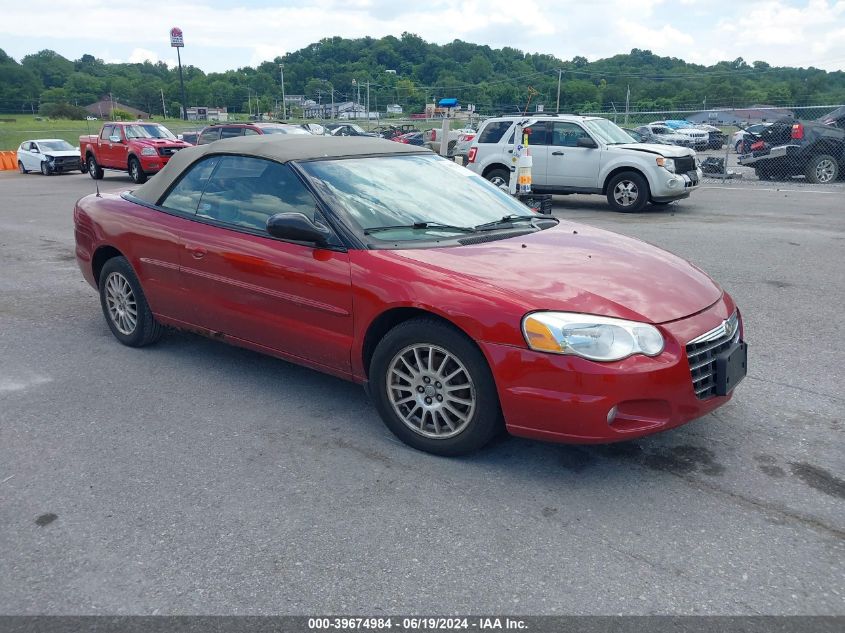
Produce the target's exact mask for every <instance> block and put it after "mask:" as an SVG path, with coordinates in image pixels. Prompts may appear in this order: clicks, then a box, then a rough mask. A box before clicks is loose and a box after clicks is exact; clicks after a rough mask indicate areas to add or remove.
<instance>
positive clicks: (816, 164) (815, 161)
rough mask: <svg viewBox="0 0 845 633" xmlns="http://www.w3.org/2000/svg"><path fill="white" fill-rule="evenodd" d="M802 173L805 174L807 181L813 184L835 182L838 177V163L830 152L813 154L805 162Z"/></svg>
mask: <svg viewBox="0 0 845 633" xmlns="http://www.w3.org/2000/svg"><path fill="white" fill-rule="evenodd" d="M804 175H805V176H807V182H811V183H813V184H814V185H826V184H828V183H831V182H835V181H836V179H837V178H838V177H839V163H838V162H837V160H836V159H835V158H834V157H833V156H831V155H830V154H819V155H818V156H813V157H812V158H811V159H810V162H809V163H807V168H806V171H805V172H804Z"/></svg>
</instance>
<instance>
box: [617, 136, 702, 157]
mask: <svg viewBox="0 0 845 633" xmlns="http://www.w3.org/2000/svg"><path fill="white" fill-rule="evenodd" d="M681 138H683V137H681ZM607 149H608V151H622V152H629V151H635V152H646V153H648V154H657V155H659V156H665V157H666V158H680V157H682V156H694V155H695V153H694V152H693V151H692V150H691V149H689V148H688V147H678V146H677V145H661V144H658V143H626V144H625V145H610V146H608V148H607Z"/></svg>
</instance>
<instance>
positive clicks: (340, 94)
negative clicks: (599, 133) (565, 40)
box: [0, 33, 845, 118]
mask: <svg viewBox="0 0 845 633" xmlns="http://www.w3.org/2000/svg"><path fill="white" fill-rule="evenodd" d="M281 64H284V78H285V92H286V94H287V95H304V96H305V97H306V98H307V99H313V100H314V101H317V102H322V103H328V102H330V101H331V100H332V99H333V100H334V101H336V102H340V101H346V100H349V101H354V100H357V99H358V94H359V92H360V94H361V101H362V102H363V101H364V98H365V97H364V95H365V93H366V87H367V86H369V92H370V106H371V110H376V109H378V110H381V111H384V110H385V106H386V105H387V104H390V103H397V104H399V105H402V106H403V108H404V111H405V112H406V113H410V112H422V111H423V110H424V107H425V104H426V103H430V102H432V101H434V100H437V99H440V98H444V97H457V98H458V99H459V101H460V103H461V104H462V105H468V104H474V105H475V106H476V110H477V111H478V112H480V113H482V114H492V113H496V112H503V111H515V110H517V109H519V110H522V109H525V108H526V107H531V109H533V107H534V106H535V105H537V104H543V105H544V107H545V109H546V111H553V110H554V109H556V108H558V107H559V109H560V111H561V112H595V111H609V110H611V109H615V110H619V111H621V110H623V109H624V107H625V102H626V99H629V101H630V107H631V109H639V110H648V109H655V110H700V109H705V108H707V107H741V106H749V105H752V104H766V105H772V106H811V105H822V104H824V105H827V104H841V103H843V102H845V73H843V72H842V71H836V72H827V71H824V70H820V69H818V68H813V67H810V68H793V67H773V66H770V65H769V64H767V63H766V62H763V61H754V62H752V63H747V62H746V61H745V60H743V59H742V58H738V59H735V60H733V61H722V62H719V63H717V64H714V65H711V66H703V65H699V64H691V63H687V62H685V61H684V60H681V59H678V58H675V57H661V56H658V55H655V54H654V53H652V52H651V51H648V50H641V49H633V50H632V51H631V52H630V53H627V54H620V55H615V56H613V57H609V58H606V59H601V60H597V61H594V62H590V61H588V60H587V59H586V58H584V57H574V58H573V59H571V60H560V59H558V58H556V57H554V56H553V55H545V54H531V53H524V52H522V51H519V50H517V49H515V48H510V47H504V48H498V49H494V48H491V47H489V46H485V45H479V44H472V43H469V42H463V41H461V40H455V41H453V42H451V43H449V44H445V45H439V44H434V43H431V42H426V41H425V40H423V39H422V38H421V37H419V36H417V35H414V34H411V33H403V34H402V35H401V37H394V36H387V37H382V38H379V39H375V38H371V37H365V38H360V39H346V38H341V37H331V38H325V39H322V40H320V41H319V42H315V43H313V44H310V45H309V46H306V47H305V48H302V49H300V50H298V51H294V52H291V53H289V54H287V55H285V56H284V57H277V58H275V59H274V60H272V61H266V62H264V63H262V64H260V65H258V66H256V67H250V66H246V67H243V68H238V69H236V70H227V71H225V72H210V73H206V72H203V70H202V69H200V68H197V67H196V66H192V65H188V66H185V67H184V69H183V70H184V75H185V90H186V102H187V105H188V106H189V107H190V106H209V107H226V108H228V109H229V111H230V112H251V113H252V112H270V111H276V109H277V106H278V104H279V103H280V99H281V74H280V65H281ZM558 85H559V86H560V91H559V93H558ZM558 94H559V99H560V101H559V106H558ZM106 95H111V98H113V99H114V101H117V102H120V103H125V104H127V105H130V106H133V107H135V108H138V109H140V110H144V111H146V112H150V113H152V114H154V115H157V116H160V115H161V114H162V113H163V110H164V109H167V110H168V114H170V115H171V116H178V112H179V111H180V105H181V104H180V103H179V101H180V90H179V76H178V71H177V70H176V69H174V68H169V67H168V66H167V65H166V64H165V63H164V62H157V63H152V62H144V63H140V64H137V63H115V64H108V63H105V62H104V61H103V60H101V59H97V58H96V57H94V56H92V55H88V54H86V55H82V57H80V58H79V59H77V60H69V59H66V58H65V57H63V56H62V55H60V54H58V53H56V52H55V51H52V50H42V51H39V52H36V53H33V54H30V55H26V56H25V57H23V58H22V59H21V60H20V62H18V61H16V60H14V59H13V58H11V57H10V56H9V55H7V54H6V53H5V52H4V51H3V50H2V49H0V111H2V112H5V113H22V112H40V113H42V114H47V115H50V116H67V117H69V118H74V117H78V116H84V113H82V111H81V110H79V108H80V107H81V106H84V105H87V104H90V103H93V102H95V101H98V100H100V99H101V98H102V97H103V96H106ZM279 109H280V108H279ZM56 113H58V114H56Z"/></svg>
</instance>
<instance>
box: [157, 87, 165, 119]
mask: <svg viewBox="0 0 845 633" xmlns="http://www.w3.org/2000/svg"><path fill="white" fill-rule="evenodd" d="M159 90H161V111H162V112H163V113H164V118H165V119H166V118H167V108H166V107H165V105H164V88H159Z"/></svg>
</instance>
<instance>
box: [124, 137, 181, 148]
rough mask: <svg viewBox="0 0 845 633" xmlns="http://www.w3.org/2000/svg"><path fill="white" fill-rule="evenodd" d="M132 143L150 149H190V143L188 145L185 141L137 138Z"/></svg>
mask: <svg viewBox="0 0 845 633" xmlns="http://www.w3.org/2000/svg"><path fill="white" fill-rule="evenodd" d="M132 142H133V143H134V144H136V145H140V146H141V147H144V146H149V147H190V146H191V144H190V143H186V142H185V141H180V140H179V139H169V138H135V139H132Z"/></svg>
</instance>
